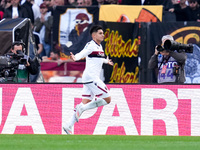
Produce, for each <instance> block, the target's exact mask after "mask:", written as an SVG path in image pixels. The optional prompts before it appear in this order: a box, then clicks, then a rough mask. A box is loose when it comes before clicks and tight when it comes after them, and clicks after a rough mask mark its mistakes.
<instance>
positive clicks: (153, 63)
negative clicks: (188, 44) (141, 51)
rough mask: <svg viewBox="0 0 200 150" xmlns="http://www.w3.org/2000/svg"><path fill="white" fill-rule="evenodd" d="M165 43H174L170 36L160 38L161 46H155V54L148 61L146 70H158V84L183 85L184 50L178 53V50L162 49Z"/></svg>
mask: <svg viewBox="0 0 200 150" xmlns="http://www.w3.org/2000/svg"><path fill="white" fill-rule="evenodd" d="M166 41H167V42H168V41H174V39H173V37H172V36H171V35H165V36H163V37H162V46H161V45H157V46H156V48H155V53H154V54H153V56H151V59H150V60H149V64H148V68H149V69H158V72H157V82H158V83H180V84H181V83H182V84H183V83H184V82H185V71H184V66H185V61H186V59H187V56H186V53H185V51H184V50H181V51H179V50H178V49H176V50H172V49H171V50H170V49H166V48H163V46H164V45H165V42H166ZM174 42H175V41H174ZM164 47H165V46H164Z"/></svg>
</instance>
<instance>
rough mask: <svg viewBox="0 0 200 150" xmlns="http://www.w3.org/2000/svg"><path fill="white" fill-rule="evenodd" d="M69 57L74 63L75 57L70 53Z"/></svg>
mask: <svg viewBox="0 0 200 150" xmlns="http://www.w3.org/2000/svg"><path fill="white" fill-rule="evenodd" d="M70 57H71V59H72V60H73V61H76V59H75V55H74V54H73V53H72V52H70Z"/></svg>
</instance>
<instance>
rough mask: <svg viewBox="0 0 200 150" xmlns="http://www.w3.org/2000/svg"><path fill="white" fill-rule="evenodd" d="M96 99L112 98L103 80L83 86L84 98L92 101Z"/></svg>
mask: <svg viewBox="0 0 200 150" xmlns="http://www.w3.org/2000/svg"><path fill="white" fill-rule="evenodd" d="M94 97H100V98H106V97H110V93H109V90H108V88H107V87H106V85H105V83H104V82H103V81H101V80H97V81H93V82H91V83H85V84H83V93H82V98H83V99H89V100H92V99H93V98H94Z"/></svg>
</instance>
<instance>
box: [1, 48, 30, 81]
mask: <svg viewBox="0 0 200 150" xmlns="http://www.w3.org/2000/svg"><path fill="white" fill-rule="evenodd" d="M26 63H27V60H26V59H24V54H23V52H22V51H21V50H17V54H14V53H7V54H6V56H0V82H14V78H15V76H16V70H17V69H18V66H19V64H23V65H25V64H26Z"/></svg>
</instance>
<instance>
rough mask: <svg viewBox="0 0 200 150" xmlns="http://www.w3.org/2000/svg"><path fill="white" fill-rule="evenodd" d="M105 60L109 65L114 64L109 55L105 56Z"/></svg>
mask: <svg viewBox="0 0 200 150" xmlns="http://www.w3.org/2000/svg"><path fill="white" fill-rule="evenodd" d="M106 59H107V60H108V64H109V65H111V66H113V65H114V63H113V61H112V60H111V59H109V57H108V56H107V58H106Z"/></svg>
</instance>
